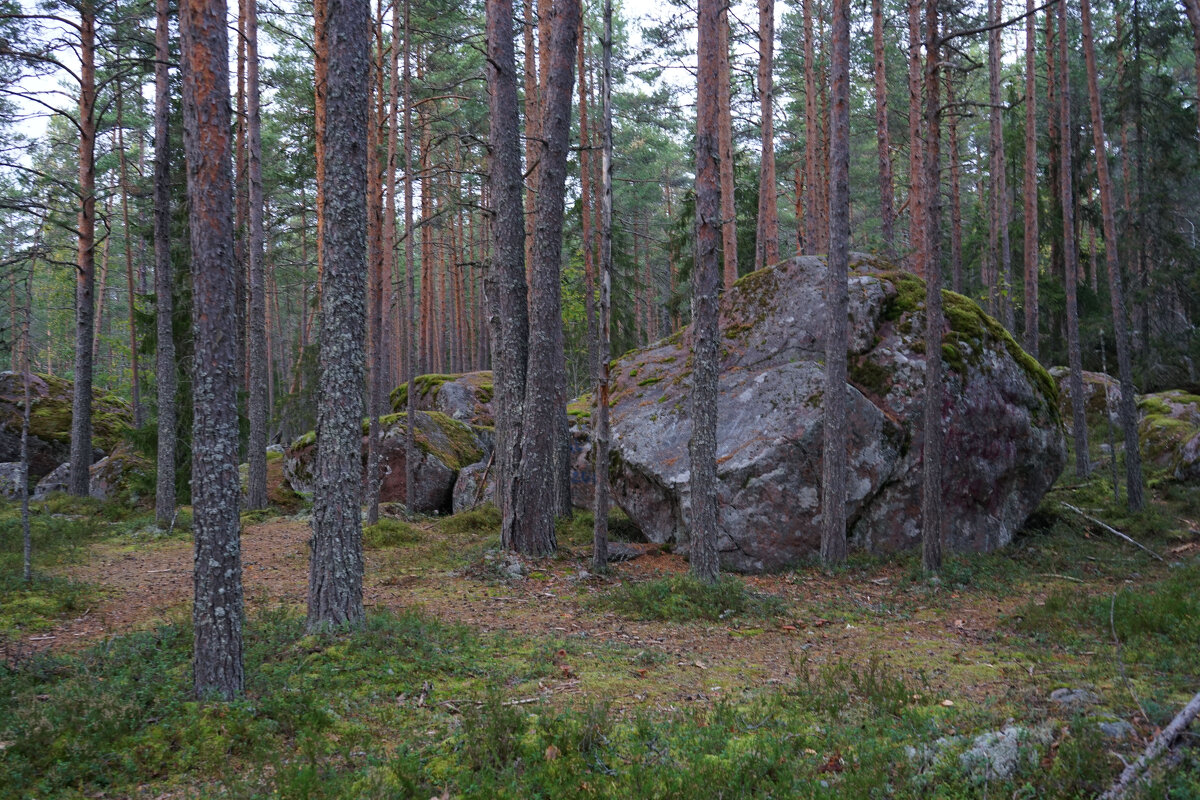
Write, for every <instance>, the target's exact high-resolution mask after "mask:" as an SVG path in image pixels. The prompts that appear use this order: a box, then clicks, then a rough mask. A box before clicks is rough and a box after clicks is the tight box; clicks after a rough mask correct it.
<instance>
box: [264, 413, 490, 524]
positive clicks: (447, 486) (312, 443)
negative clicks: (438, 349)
mask: <svg viewBox="0 0 1200 800" xmlns="http://www.w3.org/2000/svg"><path fill="white" fill-rule="evenodd" d="M416 420H417V423H416V429H415V434H416V437H415V438H416V444H417V450H418V453H419V459H420V460H419V461H418V462H417V464H416V484H415V486H414V489H413V492H412V502H411V503H410V502H409V499H408V498H409V492H408V488H407V487H406V485H405V483H406V470H405V464H406V461H405V439H406V437H407V435H408V429H407V425H408V416H407V415H406V414H392V415H389V416H386V417H383V419H382V420H381V423H382V427H383V438H382V447H381V449H380V455H381V457H382V470H383V483H382V487H381V489H380V495H379V499H380V501H381V502H384V503H404V504H405V505H408V506H409V508H410V509H411V510H413V511H416V512H418V513H424V514H433V513H446V512H449V511H450V510H451V507H452V501H453V491H454V483H455V479H456V478H457V476H458V472H459V470H461V469H463V468H464V467H467V466H470V465H472V464H475V463H477V462H479V461H483V460H484V459H485V458H486V456H487V445H486V442H485V440H484V439H483V438H481V437H480V436H479V435H477V433H476V431H475V430H474V429H473V428H472V427H471V426H469V425H467V424H465V423H463V422H459V421H458V420H455V419H451V418H450V417H448V416H446V415H445V414H442V413H440V412H437V411H418V412H417V414H416ZM368 424H369V423H368V422H367V421H366V420H364V421H363V437H362V458H363V474H364V480H365V475H366V463H367V444H368V443H367V432H368ZM316 441H317V439H316V434H315V433H313V432H312V431H310V432H309V433H306V434H305V435H304V436H301V437H300V438H299V439H297V440H296V441H295V442H293V443H292V446H291V447H289V448H288V450H287V453H286V454H285V455H284V461H283V474H284V478H285V479H286V480H287V482H288V485H290V486H291V487H292V490H293V491H295V492H297V493H299V494H300V495H302V496H307V497H311V496H312V492H313V462H314V461H315V460H316V455H317V447H316Z"/></svg>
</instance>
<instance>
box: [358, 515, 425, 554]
mask: <svg viewBox="0 0 1200 800" xmlns="http://www.w3.org/2000/svg"><path fill="white" fill-rule="evenodd" d="M420 540H421V531H420V530H419V529H418V528H416V527H415V526H413V525H410V524H408V523H407V522H404V521H403V520H398V519H388V518H384V519H381V520H379V522H377V523H375V524H374V525H366V526H364V527H363V547H364V548H365V549H367V550H382V549H384V548H387V547H399V546H402V545H406V544H413V543H414V542H419V541H420Z"/></svg>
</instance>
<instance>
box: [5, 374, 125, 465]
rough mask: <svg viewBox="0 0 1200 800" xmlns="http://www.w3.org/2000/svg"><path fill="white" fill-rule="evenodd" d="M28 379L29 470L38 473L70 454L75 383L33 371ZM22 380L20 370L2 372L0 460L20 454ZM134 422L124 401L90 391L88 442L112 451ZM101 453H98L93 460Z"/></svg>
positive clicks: (23, 395)
mask: <svg viewBox="0 0 1200 800" xmlns="http://www.w3.org/2000/svg"><path fill="white" fill-rule="evenodd" d="M30 378H31V380H30V383H29V399H30V410H29V434H30V438H29V475H30V477H31V478H41V477H42V476H44V475H46V474H48V473H50V472H52V471H53V470H54V468H55V467H57V466H58V465H59V464H62V463H63V462H65V461H66V460H67V459H68V458H69V457H70V455H71V403H72V402H73V400H74V397H75V384H74V383H73V382H71V381H69V380H67V379H65V378H59V377H57V376H55V375H45V374H42V373H34V374H32V375H31V376H30ZM24 413H25V382H24V380H23V377H22V374H21V373H20V372H0V461H18V460H20V456H21V424H22V417H23V416H24ZM132 424H133V412H132V410H131V409H130V406H129V404H128V403H126V402H125V401H124V400H122V399H121V398H119V397H116V396H115V395H112V394H109V393H107V392H105V391H103V390H101V389H93V391H92V444H93V446H94V447H96V448H97V449H98V450H102V451H104V453H111V452H112V451H113V450H114V449H115V448H116V446H117V445H118V444H120V443H121V441H122V440H123V439H124V436H125V433H126V432H127V431H128V430H129V428H130V427H131V426H132ZM102 456H103V453H96V455H95V458H93V461H94V460H96V459H98V458H101V457H102Z"/></svg>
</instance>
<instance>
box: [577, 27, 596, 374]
mask: <svg viewBox="0 0 1200 800" xmlns="http://www.w3.org/2000/svg"><path fill="white" fill-rule="evenodd" d="M586 50H587V26H586V25H585V24H584V17H583V15H582V14H580V15H579V59H578V63H577V64H576V69H577V70H578V72H579V184H580V197H579V228H580V234H581V236H582V238H583V242H582V245H583V313H584V317H585V319H586V322H587V365H588V366H587V374H588V378H589V379H590V380H592V381H595V380H596V370H597V369H598V367H597V361H596V359H597V358H599V356H598V355H597V353H598V351H599V338H598V337H599V335H600V332H599V328H598V321H597V319H596V264H595V259H594V258H593V254H594V249H595V248H594V242H593V237H594V235H595V234H594V232H593V230H592V205H593V201H594V198H595V186H594V185H593V184H594V181H593V180H592V140H591V131H590V130H589V129H588V89H587V63H586V61H585V60H584V56H585V51H586Z"/></svg>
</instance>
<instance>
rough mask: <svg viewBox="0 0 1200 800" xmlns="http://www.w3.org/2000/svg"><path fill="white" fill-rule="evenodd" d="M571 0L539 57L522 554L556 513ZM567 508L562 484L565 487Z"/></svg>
mask: <svg viewBox="0 0 1200 800" xmlns="http://www.w3.org/2000/svg"><path fill="white" fill-rule="evenodd" d="M580 13H581V9H580V4H579V0H559V2H557V3H555V5H554V14H553V19H552V24H551V34H550V49H549V50H548V51H547V53H546V56H547V57H548V60H543V63H542V67H543V74H546V73H548V75H549V78H548V81H547V83H546V91H545V94H544V95H543V96H542V125H541V129H542V137H543V144H542V156H541V163H540V165H539V166H538V202H537V213H536V215H535V216H536V223H535V231H534V243H533V253H534V262H533V267H532V270H531V275H532V281H531V283H530V287H529V288H530V303H529V366H528V372H527V378H526V384H525V409H524V411H525V422H524V426H523V435H524V441H523V443H522V446H521V463H520V472H521V475H520V477H521V480H522V481H523V482H524V491H523V492H522V493H521V496H520V497H519V499H518V514H517V524H516V528H515V530H514V538H513V547H515V549H516V550H517V551H518V552H520V553H523V554H526V555H537V556H540V555H546V554H548V553H552V552H554V549H555V546H556V544H555V538H554V519H555V517H556V516H557V515H559V514H561V513H563V506H562V501H563V487H562V485H561V484H562V481H561V478H564V477H569V476H568V475H566V473H565V471H564V468H565V467H566V459H564V458H563V455H562V445H563V444H567V445H568V446H569V442H567V441H565V439H566V437H565V434H566V430H565V428H566V369H565V363H564V355H563V346H564V342H563V328H562V298H561V279H560V275H561V261H562V228H563V196H564V191H565V188H566V173H567V150H568V145H569V143H570V142H569V136H570V128H571V90H572V88H573V87H574V82H575V81H574V68H575V43H576V37H577V36H578V34H579V15H580ZM567 502H568V503H569V502H570V500H569V485H568V487H567Z"/></svg>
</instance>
